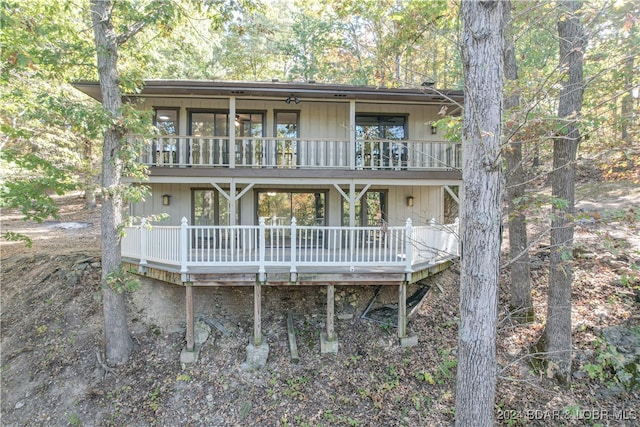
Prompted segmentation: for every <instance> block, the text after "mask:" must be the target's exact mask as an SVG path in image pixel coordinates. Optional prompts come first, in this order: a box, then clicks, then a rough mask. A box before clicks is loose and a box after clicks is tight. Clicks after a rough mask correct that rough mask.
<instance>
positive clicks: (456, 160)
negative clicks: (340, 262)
mask: <svg viewBox="0 0 640 427" xmlns="http://www.w3.org/2000/svg"><path fill="white" fill-rule="evenodd" d="M129 138H130V139H136V138H138V139H139V141H138V142H140V143H141V144H142V145H143V147H144V148H143V151H142V155H141V156H140V162H141V163H144V164H146V165H148V166H151V167H158V168H176V167H183V168H184V167H194V168H231V169H233V168H252V169H260V168H269V169H273V168H279V169H342V170H389V171H425V170H426V171H459V170H460V168H461V145H460V143H454V142H446V141H417V140H389V139H358V140H340V139H327V138H313V139H308V138H306V139H305V138H276V137H250V138H247V137H235V138H234V137H228V136H223V137H221V136H175V135H171V136H161V137H156V138H153V139H148V140H142V138H140V137H136V136H129ZM131 142H134V141H131Z"/></svg>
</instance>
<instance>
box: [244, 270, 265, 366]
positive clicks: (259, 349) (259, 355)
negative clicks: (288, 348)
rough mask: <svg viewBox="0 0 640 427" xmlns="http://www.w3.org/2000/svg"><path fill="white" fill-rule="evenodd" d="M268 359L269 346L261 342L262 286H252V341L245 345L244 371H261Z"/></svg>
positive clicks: (258, 284)
mask: <svg viewBox="0 0 640 427" xmlns="http://www.w3.org/2000/svg"><path fill="white" fill-rule="evenodd" d="M268 358H269V344H267V343H266V342H262V284H261V283H260V282H256V283H255V284H254V285H253V340H252V342H250V343H249V345H247V360H246V361H245V363H243V367H244V369H247V370H252V369H261V368H263V367H264V366H265V365H266V364H267V359H268Z"/></svg>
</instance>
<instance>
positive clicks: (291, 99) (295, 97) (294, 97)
mask: <svg viewBox="0 0 640 427" xmlns="http://www.w3.org/2000/svg"><path fill="white" fill-rule="evenodd" d="M291 101H293V102H295V103H296V104H300V100H299V99H298V97H297V96H293V95H289V96H288V97H287V99H285V100H284V102H286V103H287V104H291Z"/></svg>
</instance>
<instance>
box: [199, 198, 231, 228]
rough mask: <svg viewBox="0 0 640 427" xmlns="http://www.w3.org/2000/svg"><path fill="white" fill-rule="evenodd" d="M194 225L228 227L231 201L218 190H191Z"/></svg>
mask: <svg viewBox="0 0 640 427" xmlns="http://www.w3.org/2000/svg"><path fill="white" fill-rule="evenodd" d="M191 200H192V208H191V209H192V211H191V216H192V218H191V220H192V224H193V225H228V224H229V201H228V200H227V199H226V198H224V197H222V196H221V195H220V193H218V191H217V190H213V189H212V190H209V189H193V190H191Z"/></svg>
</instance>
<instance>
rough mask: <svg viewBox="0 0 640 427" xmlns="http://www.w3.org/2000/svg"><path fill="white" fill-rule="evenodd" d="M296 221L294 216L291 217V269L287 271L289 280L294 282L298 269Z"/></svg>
mask: <svg viewBox="0 0 640 427" xmlns="http://www.w3.org/2000/svg"><path fill="white" fill-rule="evenodd" d="M297 233H298V231H297V223H296V217H293V218H291V269H290V270H289V272H290V273H291V281H292V282H296V281H297V280H298V278H297V276H298V270H297V268H296V264H297V261H298V260H297V246H298V245H297V244H296V240H297V237H298V236H297Z"/></svg>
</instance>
